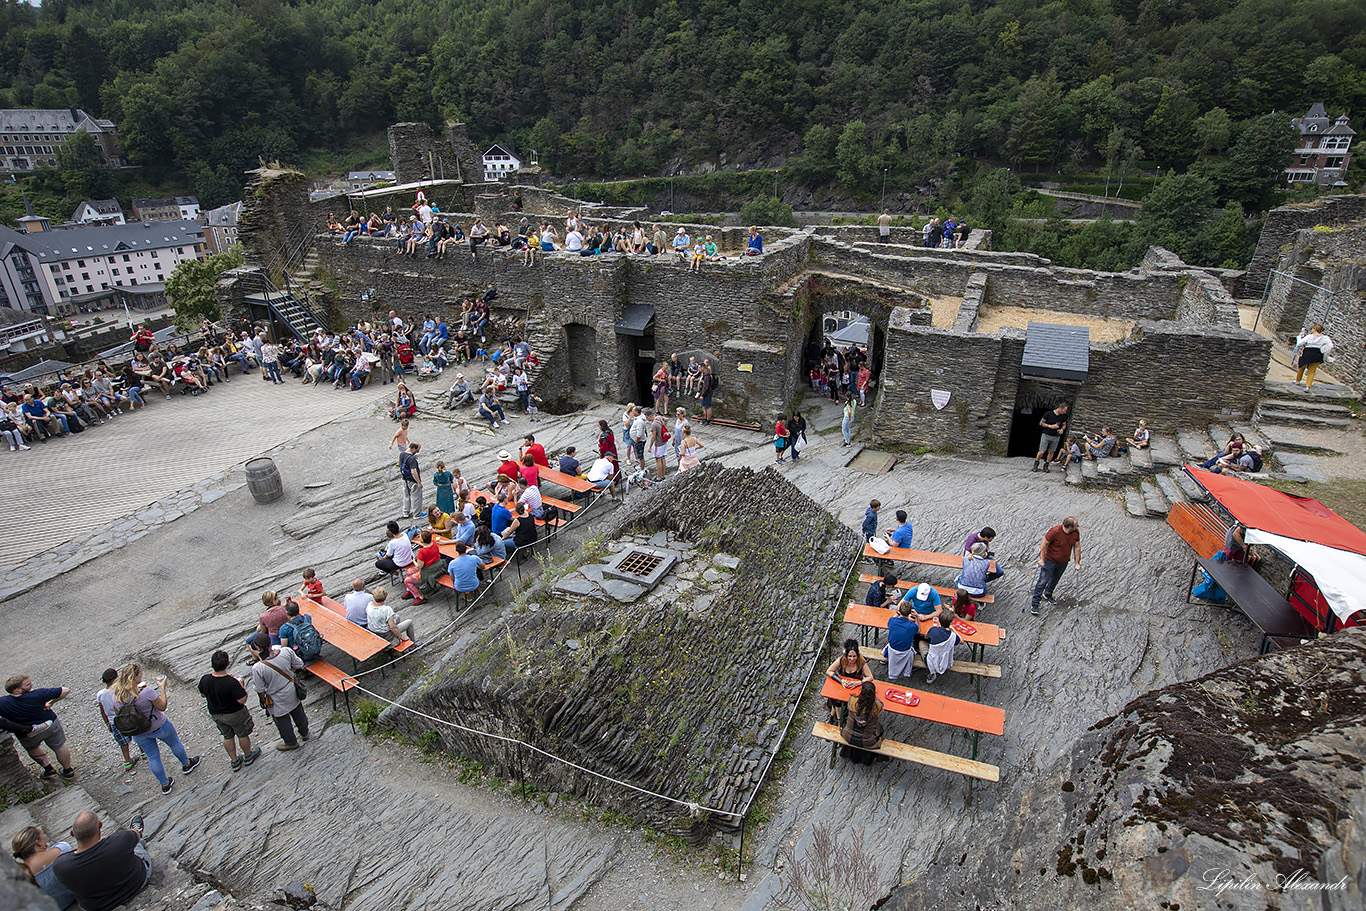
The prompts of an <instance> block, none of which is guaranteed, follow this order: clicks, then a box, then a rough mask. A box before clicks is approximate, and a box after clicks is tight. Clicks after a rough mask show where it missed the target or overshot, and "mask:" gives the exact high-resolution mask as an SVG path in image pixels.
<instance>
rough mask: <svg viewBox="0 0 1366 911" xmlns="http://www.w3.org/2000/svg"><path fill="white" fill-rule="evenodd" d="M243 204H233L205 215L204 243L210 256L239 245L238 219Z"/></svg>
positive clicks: (220, 207) (211, 210)
mask: <svg viewBox="0 0 1366 911" xmlns="http://www.w3.org/2000/svg"><path fill="white" fill-rule="evenodd" d="M241 214H242V203H240V202H232V203H228V204H227V205H226V206H219V207H218V208H217V209H210V210H209V211H207V212H205V213H204V220H205V225H204V242H205V245H206V246H207V248H208V252H209V253H210V254H214V253H222V252H224V251H225V250H228V249H229V248H231V247H232V246H233V245H234V244H236V243H237V217H238V216H239V215H241Z"/></svg>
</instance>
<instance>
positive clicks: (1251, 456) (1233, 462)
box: [1210, 443, 1263, 474]
mask: <svg viewBox="0 0 1366 911" xmlns="http://www.w3.org/2000/svg"><path fill="white" fill-rule="evenodd" d="M1262 464H1263V462H1262V450H1261V449H1260V448H1258V447H1256V446H1253V445H1252V444H1251V443H1248V444H1246V445H1245V446H1244V447H1243V450H1242V452H1241V453H1240V454H1239V455H1238V457H1237V458H1233V457H1232V456H1225V457H1224V458H1222V459H1220V460H1219V462H1218V464H1216V465H1215V466H1214V467H1213V468H1211V469H1210V471H1213V472H1214V473H1215V474H1223V473H1224V472H1228V471H1232V472H1238V473H1243V472H1255V471H1261V470H1262Z"/></svg>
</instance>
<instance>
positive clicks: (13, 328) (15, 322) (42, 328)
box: [0, 307, 51, 354]
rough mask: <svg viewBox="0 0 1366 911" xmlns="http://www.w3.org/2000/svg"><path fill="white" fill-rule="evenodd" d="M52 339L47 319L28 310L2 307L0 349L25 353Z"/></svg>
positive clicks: (0, 308)
mask: <svg viewBox="0 0 1366 911" xmlns="http://www.w3.org/2000/svg"><path fill="white" fill-rule="evenodd" d="M49 341H51V337H50V336H49V335H48V331H47V320H45V319H43V317H41V316H38V315H37V314H34V313H29V312H28V311H26V310H11V309H9V308H8V307H0V351H7V352H9V353H10V354H23V353H24V352H25V351H32V350H33V349H34V348H41V347H42V346H43V345H46V344H47V343H48V342H49Z"/></svg>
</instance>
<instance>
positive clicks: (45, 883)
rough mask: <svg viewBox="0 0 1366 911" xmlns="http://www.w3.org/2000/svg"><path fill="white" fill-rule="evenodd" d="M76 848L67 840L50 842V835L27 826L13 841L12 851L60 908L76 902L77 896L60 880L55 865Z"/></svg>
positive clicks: (30, 875)
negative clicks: (48, 837)
mask: <svg viewBox="0 0 1366 911" xmlns="http://www.w3.org/2000/svg"><path fill="white" fill-rule="evenodd" d="M73 850H75V849H74V848H72V847H71V845H70V844H68V843H67V842H64V841H59V842H57V843H56V844H55V845H54V844H49V843H48V840H47V835H45V834H44V833H43V830H42V829H40V828H38V827H37V826H25V827H24V828H22V829H20V830H19V834H18V835H15V836H14V838H12V839H11V840H10V853H11V854H12V855H13V856H14V859H15V860H16V861H18V862H19V866H21V867H23V868H24V870H25V871H26V872H27V873H28V878H29V879H30V880H31V881H32V882H33V884H34V885H35V886H37V887H38V888H39V889H40V890H41V891H42V893H43V894H44V895H46V896H47V897H48V898H50V899H52V901H53V903H54V904H56V906H57V907H58V908H60V909H65V908H69V907H71V906H72V905H74V904H76V896H75V894H74V893H72V891H71V890H70V889H68V888H67V887H66V886H64V885H62V884H61V882H60V881H58V879H57V874H56V872H55V871H54V870H53V869H52V864H53V862H54V861H56V860H57V858H59V857H61V856H62V855H63V854H70V853H71V852H72V851H73Z"/></svg>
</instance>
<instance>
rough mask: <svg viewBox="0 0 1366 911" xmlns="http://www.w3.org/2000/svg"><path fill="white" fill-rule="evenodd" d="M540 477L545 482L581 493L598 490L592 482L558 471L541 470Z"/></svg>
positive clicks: (550, 469)
mask: <svg viewBox="0 0 1366 911" xmlns="http://www.w3.org/2000/svg"><path fill="white" fill-rule="evenodd" d="M540 477H541V480H543V481H549V482H550V483H552V484H558V485H560V486H561V487H567V488H568V489H570V490H577V491H579V492H580V493H586V492H588V491H590V490H596V488H595V487H594V486H593V483H592V482H591V481H585V480H584V479H583V478H580V477H577V476H576V475H572V474H565V473H564V472H563V471H556V470H555V469H553V468H542V469H540Z"/></svg>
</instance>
